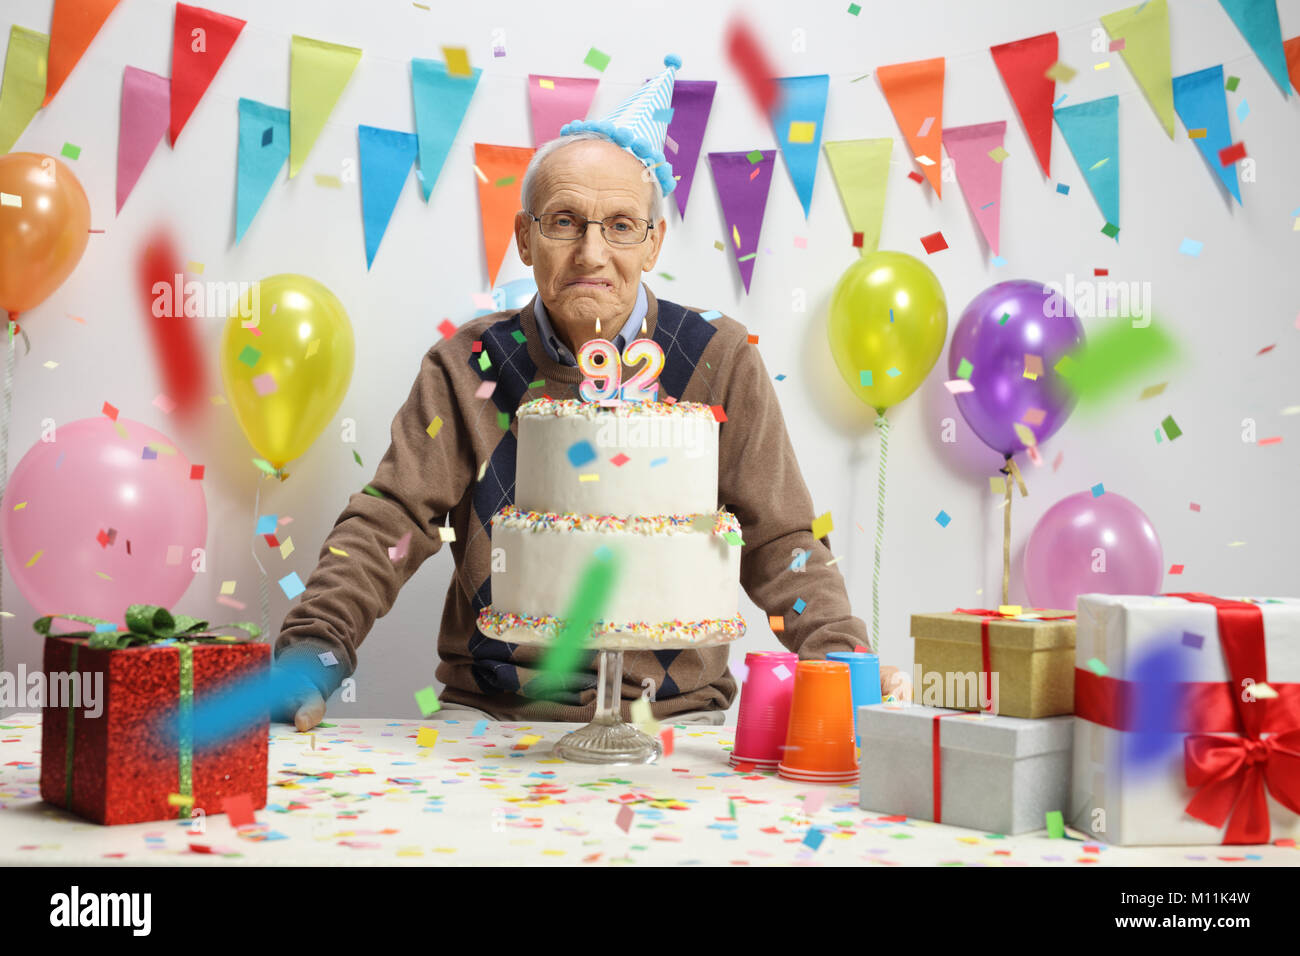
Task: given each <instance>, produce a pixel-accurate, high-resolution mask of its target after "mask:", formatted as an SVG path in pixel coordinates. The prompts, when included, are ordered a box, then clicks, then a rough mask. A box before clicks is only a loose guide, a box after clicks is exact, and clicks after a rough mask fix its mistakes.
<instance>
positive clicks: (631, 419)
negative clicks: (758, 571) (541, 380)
mask: <svg viewBox="0 0 1300 956" xmlns="http://www.w3.org/2000/svg"><path fill="white" fill-rule="evenodd" d="M516 415H517V417H518V419H519V450H518V453H517V456H516V464H515V504H514V505H511V506H509V507H506V508H502V509H501V510H500V511H498V512H497V513H496V514H495V515H493V517H492V551H493V560H492V567H493V570H492V604H491V606H490V607H487V608H484V609H483V610H482V611H481V612H480V613H479V620H478V626H479V630H481V631H482V632H483V633H484V634H486V635H487V636H488V637H495V638H498V639H500V640H503V641H508V642H510V643H515V644H544V643H549V642H550V641H552V640H554V639H555V638H556V636H557V635H558V634H559V632H560V630H561V628H562V627H563V624H564V622H563V620H562V618H561V615H562V614H563V613H564V609H565V607H566V606H567V604H568V602H569V601H570V600H571V598H572V596H573V592H574V588H575V586H576V584H577V582H578V580H579V578H580V577H581V576H582V574H583V572H584V570H585V569H586V568H587V566H588V565H589V564H590V563H591V562H592V560H593V559H594V558H595V557H596V556H597V555H598V553H601V549H602V548H606V549H608V551H609V552H611V553H616V554H617V556H618V571H617V576H616V579H615V581H614V584H613V588H612V592H611V593H610V595H609V597H608V600H607V601H606V603H605V606H604V610H603V612H602V615H601V619H600V620H599V621H597V622H596V625H595V627H594V628H593V629H592V634H591V638H590V640H589V642H588V643H587V645H586V646H588V647H592V648H628V649H632V648H655V649H657V648H670V647H679V648H680V647H698V646H703V645H709V644H721V643H726V642H728V641H734V640H735V639H736V638H738V637H740V636H741V635H743V634H744V633H745V621H744V619H743V618H742V617H741V616H740V614H739V611H738V606H739V584H740V547H741V544H742V541H741V531H740V522H738V521H737V520H736V516H735V515H733V514H731V513H730V512H728V511H726V510H724V509H720V508H719V507H718V421H717V419H716V418H715V417H714V414H713V411H712V410H711V409H710V407H709V406H708V405H702V404H698V403H693V402H677V403H673V404H668V403H664V402H632V403H625V404H615V405H609V406H605V405H600V404H597V403H594V402H580V401H576V400H572V399H570V400H564V401H555V400H552V399H549V398H540V399H536V400H534V401H531V402H527V403H525V404H524V405H521V406H520V407H519V410H518V411H517V412H516Z"/></svg>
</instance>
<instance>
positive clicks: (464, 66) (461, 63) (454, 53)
mask: <svg viewBox="0 0 1300 956" xmlns="http://www.w3.org/2000/svg"><path fill="white" fill-rule="evenodd" d="M442 56H443V59H444V60H445V61H446V63H447V75H448V76H473V75H474V70H473V69H471V67H470V65H469V51H468V50H466V49H465V48H464V47H462V46H445V47H443V48H442Z"/></svg>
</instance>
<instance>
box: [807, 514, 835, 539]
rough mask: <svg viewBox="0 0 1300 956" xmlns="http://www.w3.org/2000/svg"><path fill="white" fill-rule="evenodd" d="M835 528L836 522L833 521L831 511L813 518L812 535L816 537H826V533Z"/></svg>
mask: <svg viewBox="0 0 1300 956" xmlns="http://www.w3.org/2000/svg"><path fill="white" fill-rule="evenodd" d="M833 529H834V524H833V522H832V521H831V513H830V512H829V511H828V512H826V513H825V514H822V515H818V516H817V517H816V518H813V523H812V536H813V537H814V538H824V537H826V535H828V534H830V533H831V531H832V530H833Z"/></svg>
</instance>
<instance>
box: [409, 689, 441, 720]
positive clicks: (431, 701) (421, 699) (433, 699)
mask: <svg viewBox="0 0 1300 956" xmlns="http://www.w3.org/2000/svg"><path fill="white" fill-rule="evenodd" d="M415 706H417V707H419V708H420V713H421V714H423V715H424V716H425V717H428V716H429V715H430V714H436V713H437V712H438V711H440V710H442V704H441V703H439V702H438V692H437V691H436V690H434V689H433V688H432V687H422V688H420V689H419V690H417V691H416V692H415Z"/></svg>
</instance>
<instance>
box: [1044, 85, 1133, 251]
mask: <svg viewBox="0 0 1300 956" xmlns="http://www.w3.org/2000/svg"><path fill="white" fill-rule="evenodd" d="M1056 125H1057V126H1059V127H1060V128H1061V134H1062V135H1063V136H1064V137H1065V145H1066V146H1069V147H1070V152H1071V153H1073V154H1074V161H1075V162H1076V163H1078V164H1079V171H1080V172H1082V173H1083V178H1084V180H1085V181H1086V182H1087V183H1088V189H1090V190H1091V191H1092V198H1093V199H1095V200H1096V201H1097V206H1098V207H1099V208H1100V209H1101V214H1102V215H1103V216H1105V217H1106V222H1107V223H1109V224H1110V225H1111V226H1113V227H1115V229H1116V230H1118V229H1119V97H1118V96H1106V97H1102V98H1101V99H1099V100H1089V101H1088V102H1086V103H1079V104H1077V105H1075V106H1063V107H1061V108H1060V109H1058V110H1057V111H1056ZM1114 238H1115V239H1117V240H1118V238H1119V233H1118V232H1116V233H1115V237H1114Z"/></svg>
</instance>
